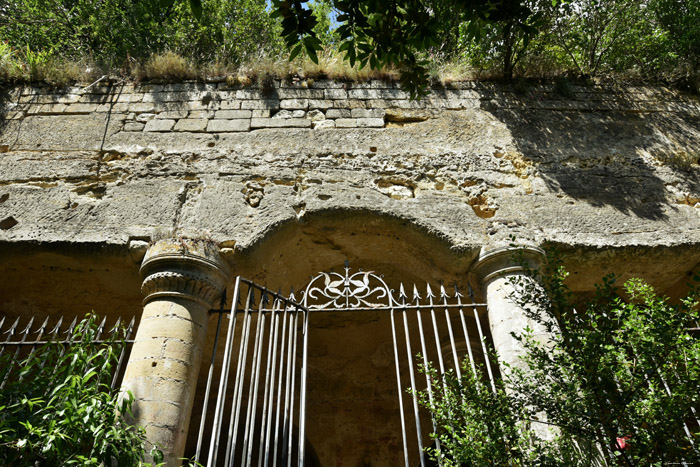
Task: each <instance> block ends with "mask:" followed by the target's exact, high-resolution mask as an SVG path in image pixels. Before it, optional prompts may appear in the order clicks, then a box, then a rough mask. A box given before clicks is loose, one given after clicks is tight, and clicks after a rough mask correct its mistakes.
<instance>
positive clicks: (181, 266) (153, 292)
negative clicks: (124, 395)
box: [122, 239, 230, 467]
mask: <svg viewBox="0 0 700 467" xmlns="http://www.w3.org/2000/svg"><path fill="white" fill-rule="evenodd" d="M141 276H142V277H143V285H142V286H141V291H142V293H143V294H144V297H145V298H144V300H143V305H144V308H143V315H142V316H141V323H140V324H139V327H138V331H137V333H136V338H135V342H134V346H133V348H132V350H131V355H130V357H129V362H128V364H127V367H126V372H125V375H124V382H123V384H122V386H123V388H124V389H128V390H130V391H131V392H132V394H133V396H134V403H133V406H132V411H133V422H134V423H135V424H137V425H140V426H143V427H144V428H145V429H146V436H147V438H148V441H149V442H150V443H152V444H155V445H157V446H158V447H159V448H160V449H161V450H162V451H163V453H164V454H165V461H166V465H167V466H168V467H170V466H176V465H177V466H179V465H180V463H181V462H180V460H179V459H180V458H181V457H182V456H183V453H184V449H185V441H186V439H187V428H188V426H189V422H190V414H191V412H192V403H193V400H194V392H195V388H196V385H197V384H196V383H197V378H198V375H199V367H200V364H201V360H202V348H203V346H204V340H205V337H206V332H207V322H208V318H209V310H210V309H212V308H213V307H215V306H218V304H219V301H220V298H221V294H222V291H223V290H224V288H225V286H226V285H227V283H228V281H229V279H230V272H229V268H228V266H227V265H226V262H225V261H224V260H223V259H222V258H221V257H220V255H219V250H218V248H217V247H216V245H213V244H212V243H211V242H205V241H198V240H189V239H184V240H162V241H159V242H158V243H156V244H155V245H153V246H151V247H150V248H149V249H148V252H147V253H146V256H145V258H144V260H143V263H142V265H141ZM149 449H150V446H149Z"/></svg>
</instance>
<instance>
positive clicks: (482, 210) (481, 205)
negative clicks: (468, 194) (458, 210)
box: [467, 194, 498, 219]
mask: <svg viewBox="0 0 700 467" xmlns="http://www.w3.org/2000/svg"><path fill="white" fill-rule="evenodd" d="M467 203H468V204H469V206H471V207H472V209H473V210H474V214H476V215H477V216H478V217H480V218H482V219H489V218H491V217H493V216H495V215H496V211H497V210H498V208H497V207H494V206H489V202H488V200H487V199H486V196H484V195H483V194H482V195H479V196H475V197H473V198H470V199H469V201H467Z"/></svg>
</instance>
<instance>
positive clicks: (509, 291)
mask: <svg viewBox="0 0 700 467" xmlns="http://www.w3.org/2000/svg"><path fill="white" fill-rule="evenodd" d="M518 250H520V251H522V258H523V259H524V260H525V261H526V262H527V264H528V266H529V267H530V268H532V269H536V268H538V267H539V266H540V264H541V262H542V260H543V259H544V255H545V253H544V251H543V250H541V249H540V248H535V247H521V248H512V247H507V248H497V249H493V250H486V251H484V250H482V252H481V254H480V255H479V260H478V261H477V263H476V266H475V267H474V268H473V272H474V273H475V274H476V276H477V279H478V280H479V283H480V284H481V289H482V290H483V292H484V295H485V298H486V304H487V305H488V317H489V326H490V328H491V337H492V339H493V346H494V349H495V350H496V352H497V353H498V358H499V362H505V363H508V364H509V365H510V366H511V367H522V365H523V363H522V361H521V360H520V358H519V357H520V356H521V355H523V353H524V349H523V347H522V345H520V343H519V342H518V341H516V340H515V339H514V338H513V336H512V335H511V333H513V332H514V333H516V334H517V333H522V332H523V331H524V330H525V328H526V327H528V326H529V327H530V328H531V329H532V330H533V332H534V336H535V337H536V338H537V339H539V340H540V341H541V342H546V341H547V340H549V339H548V336H549V335H548V334H547V332H546V330H545V329H544V327H543V326H542V325H541V324H539V323H537V322H535V321H533V320H531V319H529V318H528V317H527V316H526V315H525V311H524V310H523V309H522V308H520V307H519V306H518V305H517V304H516V303H515V302H513V300H512V299H511V298H510V296H511V295H513V294H514V293H516V289H515V287H513V285H512V284H511V280H513V279H517V278H518V277H524V271H523V267H522V266H521V265H520V264H518V262H517V261H516V260H515V258H514V254H515V253H516V252H517V251H518ZM500 368H501V373H503V369H504V367H503V366H502V365H501V367H500ZM535 418H536V420H533V424H532V429H533V430H534V433H535V435H536V436H537V437H539V438H541V439H543V440H548V441H551V440H553V439H554V438H555V437H556V435H557V432H556V430H555V429H554V428H552V427H551V426H550V425H548V424H547V423H546V415H545V414H543V413H539V414H536V415H535Z"/></svg>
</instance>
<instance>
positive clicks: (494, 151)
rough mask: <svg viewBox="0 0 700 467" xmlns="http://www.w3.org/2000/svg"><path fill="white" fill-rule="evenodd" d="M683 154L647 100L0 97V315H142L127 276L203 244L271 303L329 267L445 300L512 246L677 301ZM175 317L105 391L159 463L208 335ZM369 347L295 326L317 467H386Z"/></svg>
mask: <svg viewBox="0 0 700 467" xmlns="http://www.w3.org/2000/svg"><path fill="white" fill-rule="evenodd" d="M698 148H700V101H698V98H697V97H693V96H687V95H683V94H681V93H678V92H675V91H671V90H667V89H663V88H650V87H649V88H636V87H628V88H623V89H612V88H605V87H597V86H590V87H573V88H572V89H571V95H570V96H568V97H563V96H562V95H560V94H559V93H557V91H556V89H555V87H554V86H550V85H538V86H533V87H531V88H529V89H527V90H525V91H522V90H520V92H516V91H515V90H514V89H513V88H510V87H508V86H503V85H496V84H489V83H455V84H454V85H453V86H452V87H450V88H447V89H435V90H434V91H433V93H432V94H431V95H430V96H428V97H427V98H425V99H423V100H420V101H411V100H409V99H408V96H407V95H406V94H405V93H403V92H402V91H401V90H400V89H398V88H397V87H396V85H395V84H393V83H385V82H379V81H371V82H366V83H343V82H333V81H316V82H313V83H312V82H310V81H307V82H300V83H293V84H290V83H279V82H278V83H274V85H273V86H272V87H269V88H265V89H258V88H231V87H228V86H226V85H224V84H211V83H209V84H201V83H183V84H148V85H141V86H134V85H130V84H120V85H114V86H107V85H102V84H98V85H96V86H93V87H91V88H88V89H81V88H70V89H65V90H60V91H57V90H50V89H37V88H13V89H6V90H5V91H4V92H3V93H2V100H1V101H0V275H1V276H2V278H3V280H2V281H0V314H3V315H22V314H26V315H40V316H43V315H47V314H49V315H51V314H53V315H55V314H60V313H66V314H69V313H72V314H73V315H81V314H83V313H85V312H88V311H90V310H91V309H94V310H95V311H97V312H98V313H100V314H113V315H114V314H119V315H122V316H125V315H126V316H130V315H137V316H141V312H142V307H141V300H142V296H141V294H140V292H139V290H140V285H141V278H140V276H139V266H140V265H141V262H142V259H143V257H144V254H145V252H146V250H147V249H148V247H149V245H150V244H153V243H155V242H156V241H157V240H159V239H162V238H173V237H176V238H177V237H180V238H183V239H185V240H184V241H185V242H186V241H187V240H186V239H187V238H188V237H195V238H208V239H210V240H211V243H212V244H213V243H214V242H215V243H218V244H219V247H220V253H221V255H222V256H223V257H224V258H225V259H226V261H227V262H228V263H229V264H230V265H231V266H233V267H232V269H233V272H234V273H235V274H240V275H243V276H244V277H247V278H248V279H252V280H254V281H256V282H258V283H261V284H267V285H268V286H269V287H270V288H271V289H273V290H276V289H277V287H283V288H284V289H283V290H285V291H287V290H289V287H290V286H294V289H295V290H299V289H300V288H301V287H303V286H304V285H305V284H306V283H307V281H308V278H309V275H310V274H314V273H316V272H318V271H321V270H323V271H326V270H328V269H330V268H332V267H335V268H338V267H342V264H343V261H344V260H345V259H346V258H347V259H349V260H350V262H351V264H352V266H353V267H354V268H364V269H365V270H374V271H377V272H379V273H382V274H384V278H385V280H386V282H387V283H388V284H391V285H392V286H393V285H395V284H397V283H398V281H399V280H402V281H405V282H406V283H407V284H410V283H412V282H414V281H415V282H416V283H418V284H419V285H424V284H425V282H426V281H428V282H430V283H433V284H435V283H438V282H439V281H444V283H445V284H446V285H451V284H452V283H453V282H456V283H458V284H459V285H460V286H462V290H463V291H466V290H467V289H466V282H467V280H469V281H470V283H471V284H472V285H473V286H475V287H477V288H478V285H479V284H480V282H481V279H483V274H481V272H483V271H481V270H480V269H479V268H474V266H475V265H477V264H478V262H479V254H480V251H492V250H493V249H494V248H498V247H502V246H505V245H508V244H509V243H510V242H511V236H512V235H514V236H516V237H517V242H518V243H520V244H524V245H532V246H542V245H546V244H554V245H558V246H559V247H560V248H562V249H563V250H564V253H565V255H564V257H565V260H566V265H567V267H568V269H569V270H570V271H571V276H570V278H571V285H572V287H573V288H574V289H575V290H578V291H587V290H590V288H591V284H592V283H593V281H595V280H599V279H600V277H601V276H602V275H603V274H605V273H608V272H617V273H620V274H623V277H628V276H641V277H644V278H646V279H648V280H649V281H651V282H652V283H653V284H654V285H655V286H656V287H657V288H659V290H662V291H666V292H667V293H669V294H671V295H672V296H676V295H677V294H680V293H682V292H683V290H684V287H685V283H686V282H687V280H688V275H687V274H688V272H690V271H693V270H696V271H697V270H698V265H699V263H700V166H699V165H698V158H699V157H700V153H698ZM179 253H182V252H179ZM222 269H225V268H224V267H223V266H222ZM167 270H168V268H164V272H165V271H167ZM468 271H471V272H470V273H468ZM147 275H150V272H149V273H147ZM481 285H482V290H481V291H480V292H481V297H477V300H479V299H483V300H486V299H488V300H489V302H499V301H500V303H499V304H500V305H501V306H502V308H500V311H501V314H500V315H499V317H498V318H497V317H492V321H493V323H491V324H492V325H493V326H496V328H494V331H493V334H494V338H498V337H499V336H500V338H501V340H500V341H499V342H500V344H501V346H500V347H499V350H500V351H501V352H503V353H504V354H509V355H511V356H512V355H513V354H515V353H517V349H515V348H509V347H508V345H509V342H507V341H506V337H507V335H508V333H509V332H510V330H513V329H517V328H518V327H522V326H523V325H524V324H523V321H522V319H521V318H522V316H519V315H517V313H516V311H517V310H515V309H514V308H513V307H512V306H511V305H512V304H510V305H509V304H507V303H506V301H505V295H506V293H505V292H503V288H504V286H505V285H506V284H505V282H504V281H503V280H502V279H494V280H493V281H491V282H488V281H487V283H486V284H483V283H482V284H481ZM229 287H230V283H229ZM173 289H175V292H177V287H168V286H167V285H166V284H165V281H161V286H160V289H159V290H161V291H168V290H169V291H170V292H173ZM147 294H149V296H150V292H148V293H147ZM190 295H191V296H195V297H196V294H194V295H193V294H191V293H190ZM477 295H479V291H478V290H477ZM228 298H229V300H230V298H231V290H230V289H229V294H228ZM198 300H199V299H196V298H195V299H194V300H193V299H190V298H182V297H181V298H178V297H174V296H161V297H160V298H154V299H153V300H152V301H149V302H148V303H147V304H146V307H145V309H144V310H143V316H142V318H143V321H142V322H141V324H140V327H139V332H140V335H139V336H138V337H137V344H136V345H135V347H134V354H133V355H132V357H133V359H134V360H135V361H134V363H133V364H130V365H129V368H130V369H129V371H130V374H129V375H127V381H129V380H130V381H131V383H129V384H132V386H130V387H132V388H133V389H134V390H135V391H136V392H138V393H139V394H152V393H153V392H155V391H158V400H159V401H161V402H157V403H154V404H149V403H148V401H146V399H148V396H144V397H145V398H144V399H142V400H140V401H137V403H136V406H137V409H138V410H141V411H140V413H139V414H140V415H141V416H143V423H144V424H146V425H148V426H149V430H151V431H150V432H149V433H151V434H153V435H154V436H155V437H156V438H154V439H158V437H160V439H161V442H163V443H165V444H167V445H168V446H169V447H170V448H173V452H179V451H181V450H182V446H183V443H184V442H185V441H184V433H183V431H182V430H185V429H186V425H187V418H188V417H189V414H188V410H189V407H192V399H191V398H192V394H195V393H196V394H199V396H197V397H200V398H201V397H202V396H201V394H203V392H204V385H205V383H206V380H205V379H204V378H202V377H200V378H199V380H198V381H197V382H196V383H195V382H194V381H193V380H192V375H196V374H197V366H198V365H199V361H200V356H201V355H202V352H203V350H202V349H204V352H205V353H206V352H207V351H211V349H212V348H213V335H212V333H211V332H210V333H209V334H208V337H207V340H206V342H204V343H202V340H203V339H204V337H203V336H204V334H205V330H206V328H207V327H208V326H209V327H210V328H211V325H214V326H215V321H212V319H213V318H212V317H210V318H209V321H212V323H213V324H212V323H207V318H206V314H207V310H208V308H209V307H208V306H205V304H206V305H211V303H210V302H209V301H208V300H210V299H207V298H205V299H203V301H204V302H205V303H204V304H203V303H201V302H199V301H198ZM490 304H491V303H490ZM229 305H230V303H229ZM494 306H496V305H494ZM494 312H495V311H494ZM509 313H510V314H509ZM363 316H364V315H363ZM499 318H500V320H499ZM178 325H180V326H178ZM169 326H171V327H169ZM387 326H388V323H387V318H386V317H385V318H384V321H382V319H377V320H375V319H373V318H367V319H366V320H363V321H359V320H358V321H353V320H349V319H348V320H346V321H343V322H342V323H341V324H338V323H336V324H335V325H333V326H330V325H324V324H321V325H318V324H317V325H315V327H314V331H313V336H314V337H313V339H311V341H310V344H309V345H310V359H311V366H310V382H311V383H310V393H309V394H311V395H312V397H310V401H311V402H310V405H309V411H310V412H309V413H311V414H313V415H314V416H312V417H309V427H308V433H309V436H310V438H311V440H312V441H313V442H314V443H315V448H316V449H317V450H318V452H319V455H321V457H322V458H323V459H326V460H328V459H330V460H328V464H329V465H330V464H333V463H337V462H334V461H333V460H334V459H339V460H340V459H342V461H343V462H344V464H347V465H360V463H363V464H369V463H372V465H375V464H376V465H396V464H397V462H398V460H397V459H398V457H397V456H399V453H400V450H401V448H400V439H399V438H398V437H397V436H394V435H395V434H396V433H398V429H396V428H395V426H394V425H391V423H394V422H392V421H391V420H394V421H395V410H394V408H393V406H392V405H391V404H392V403H393V404H395V399H394V397H395V395H394V392H393V391H394V389H395V387H394V382H393V381H390V380H387V378H386V375H388V374H391V372H392V365H393V357H392V353H391V352H392V349H391V343H390V341H389V336H390V334H389V333H388V331H387V329H388V327H387ZM499 326H500V327H499ZM166 327H168V329H166ZM162 331H167V335H166V334H163V332H162ZM368 355H370V356H371V357H370V358H368ZM139 362H140V363H139ZM154 363H156V366H153V364H154ZM219 365H220V364H219ZM195 384H196V386H197V388H196V390H195V388H194V386H195ZM314 388H316V389H314ZM328 388H332V389H333V390H327V389H328ZM382 388H384V389H386V390H384V389H382ZM339 394H341V396H342V397H341V396H339ZM162 401H165V402H162ZM356 401H361V403H355V402H356ZM391 401H394V402H391ZM194 407H195V408H194V410H195V412H194V413H193V414H192V426H193V427H195V428H196V427H197V424H198V419H199V417H200V416H201V413H198V412H197V411H198V410H199V411H200V412H201V400H200V401H199V403H195V404H194ZM350 408H353V409H356V410H358V411H360V412H358V413H356V414H354V415H353V416H352V417H351V416H346V414H347V412H345V411H347V410H350ZM362 411H364V412H362ZM156 412H157V413H156ZM149 417H150V418H149ZM353 417H354V418H353ZM351 419H352V420H355V421H356V422H357V424H356V426H355V425H353V427H351V426H350V423H349V422H348V420H351ZM192 433H195V434H196V429H193V428H192V427H190V436H189V437H188V439H187V442H186V443H187V446H188V447H187V448H186V449H185V452H186V453H189V454H191V453H192V452H193V446H194V443H195V442H196V436H194V437H193V435H192ZM349 433H350V434H349ZM349 440H351V441H349ZM352 440H354V441H352ZM377 440H382V442H381V443H379V444H380V446H379V447H378V446H377V443H376V441H377ZM377 459H379V460H377ZM382 459H383V460H384V463H382Z"/></svg>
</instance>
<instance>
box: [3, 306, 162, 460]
mask: <svg viewBox="0 0 700 467" xmlns="http://www.w3.org/2000/svg"><path fill="white" fill-rule="evenodd" d="M97 337H98V326H97V323H96V319H95V317H94V316H92V315H89V316H88V317H86V318H85V319H83V320H82V321H81V322H80V323H79V324H78V325H77V326H76V328H75V332H74V334H73V337H72V339H71V342H70V343H61V342H50V343H48V344H46V345H43V346H42V347H40V348H38V349H37V350H36V352H33V353H31V354H30V355H28V356H27V357H25V358H22V359H18V360H15V359H14V355H9V354H5V355H3V356H2V359H1V361H0V381H2V382H3V384H4V386H3V387H2V390H0V465H13V466H18V467H21V466H35V465H67V466H69V465H76V466H90V465H94V466H98V465H110V466H119V467H122V466H123V467H133V466H137V465H142V461H143V460H144V456H145V452H144V442H145V436H144V431H143V429H141V428H137V427H134V426H131V425H129V424H128V423H127V422H126V421H125V420H124V418H123V416H122V415H123V414H129V413H130V410H131V403H132V400H133V397H132V396H131V394H126V395H124V394H120V393H119V391H118V390H114V389H112V388H111V387H110V382H111V380H112V371H113V369H114V366H115V363H116V361H117V357H118V355H119V353H120V351H121V348H122V346H123V345H124V343H123V342H122V341H120V340H118V339H112V340H109V341H107V342H103V343H100V342H97ZM151 456H152V457H153V459H154V461H155V462H156V463H158V462H161V461H162V458H163V455H162V453H160V451H158V450H156V449H154V450H152V451H151Z"/></svg>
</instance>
